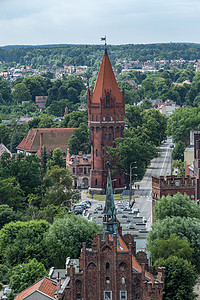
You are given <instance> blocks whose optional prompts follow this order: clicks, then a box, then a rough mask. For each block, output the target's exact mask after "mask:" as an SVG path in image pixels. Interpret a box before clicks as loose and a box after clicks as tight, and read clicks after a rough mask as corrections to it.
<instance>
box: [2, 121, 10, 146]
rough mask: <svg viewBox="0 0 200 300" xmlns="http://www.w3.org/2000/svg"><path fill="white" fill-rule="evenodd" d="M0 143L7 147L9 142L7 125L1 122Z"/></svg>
mask: <svg viewBox="0 0 200 300" xmlns="http://www.w3.org/2000/svg"><path fill="white" fill-rule="evenodd" d="M0 143H2V144H4V145H5V146H6V147H8V145H9V143H10V130H9V128H8V126H6V125H5V124H3V123H0Z"/></svg>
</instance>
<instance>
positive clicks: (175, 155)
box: [172, 141, 186, 161]
mask: <svg viewBox="0 0 200 300" xmlns="http://www.w3.org/2000/svg"><path fill="white" fill-rule="evenodd" d="M185 148H186V145H185V143H184V142H182V141H178V142H177V144H176V145H175V147H174V149H173V151H172V159H173V160H179V159H180V160H181V161H183V160H184V151H185Z"/></svg>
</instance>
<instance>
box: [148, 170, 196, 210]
mask: <svg viewBox="0 0 200 300" xmlns="http://www.w3.org/2000/svg"><path fill="white" fill-rule="evenodd" d="M177 193H181V194H187V195H188V196H189V197H190V199H191V200H195V177H190V176H188V177H177V176H175V175H171V176H166V177H164V176H160V177H155V176H152V212H153V210H154V206H155V204H156V202H157V201H158V200H159V199H160V198H161V197H162V196H165V197H166V196H168V195H170V196H174V195H175V194H177Z"/></svg>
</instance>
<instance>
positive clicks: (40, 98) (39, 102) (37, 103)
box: [35, 96, 48, 110]
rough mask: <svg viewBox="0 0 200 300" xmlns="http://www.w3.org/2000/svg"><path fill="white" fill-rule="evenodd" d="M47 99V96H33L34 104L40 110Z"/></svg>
mask: <svg viewBox="0 0 200 300" xmlns="http://www.w3.org/2000/svg"><path fill="white" fill-rule="evenodd" d="M47 99H48V96H36V97H35V106H37V108H38V109H40V110H42V109H45V107H46V106H45V105H46V101H47Z"/></svg>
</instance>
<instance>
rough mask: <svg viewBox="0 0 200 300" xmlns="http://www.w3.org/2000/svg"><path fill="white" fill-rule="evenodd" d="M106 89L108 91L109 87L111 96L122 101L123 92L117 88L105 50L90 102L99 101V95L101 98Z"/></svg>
mask: <svg viewBox="0 0 200 300" xmlns="http://www.w3.org/2000/svg"><path fill="white" fill-rule="evenodd" d="M107 89H108V91H110V89H111V96H112V98H114V97H116V100H117V102H123V93H122V92H120V90H119V88H118V85H117V81H116V79H115V75H114V72H113V69H112V65H111V63H110V59H109V57H108V54H107V51H105V54H104V56H103V59H102V62H101V66H100V69H99V73H98V76H97V80H96V83H95V86H94V90H93V93H92V95H93V96H92V102H93V103H100V97H101V98H102V99H103V98H104V97H105V90H106V91H107Z"/></svg>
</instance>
